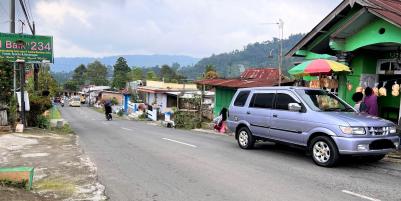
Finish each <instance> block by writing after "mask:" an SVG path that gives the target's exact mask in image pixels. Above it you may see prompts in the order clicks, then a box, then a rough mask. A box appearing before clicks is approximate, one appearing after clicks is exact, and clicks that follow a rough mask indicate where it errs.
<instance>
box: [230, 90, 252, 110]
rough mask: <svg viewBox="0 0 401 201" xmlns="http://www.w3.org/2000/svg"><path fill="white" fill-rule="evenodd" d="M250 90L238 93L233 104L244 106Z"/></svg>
mask: <svg viewBox="0 0 401 201" xmlns="http://www.w3.org/2000/svg"><path fill="white" fill-rule="evenodd" d="M249 93H250V91H241V92H239V93H238V96H237V98H236V99H235V101H234V106H237V107H244V105H245V103H246V100H247V99H248V96H249Z"/></svg>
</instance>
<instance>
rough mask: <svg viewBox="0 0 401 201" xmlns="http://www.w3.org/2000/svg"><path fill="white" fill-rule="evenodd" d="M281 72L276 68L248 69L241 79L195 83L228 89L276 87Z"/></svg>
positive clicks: (218, 79)
mask: <svg viewBox="0 0 401 201" xmlns="http://www.w3.org/2000/svg"><path fill="white" fill-rule="evenodd" d="M278 77H279V71H278V69H275V68H248V69H246V70H245V71H244V72H243V73H242V74H241V76H240V78H232V79H221V78H216V79H205V80H199V81H196V82H195V83H197V84H204V85H210V86H219V87H227V88H246V87H263V86H274V85H277V83H278Z"/></svg>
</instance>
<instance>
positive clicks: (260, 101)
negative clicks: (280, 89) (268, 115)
mask: <svg viewBox="0 0 401 201" xmlns="http://www.w3.org/2000/svg"><path fill="white" fill-rule="evenodd" d="M273 99H274V93H256V94H253V96H252V99H251V103H250V106H249V107H254V108H272V107H273Z"/></svg>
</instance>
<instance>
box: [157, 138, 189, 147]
mask: <svg viewBox="0 0 401 201" xmlns="http://www.w3.org/2000/svg"><path fill="white" fill-rule="evenodd" d="M162 139H163V140H168V141H170V142H175V143H179V144H183V145H187V146H190V147H194V148H196V147H197V146H195V145H193V144H188V143H185V142H180V141H177V140H172V139H168V138H162Z"/></svg>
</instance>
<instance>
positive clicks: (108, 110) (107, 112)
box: [104, 100, 113, 120]
mask: <svg viewBox="0 0 401 201" xmlns="http://www.w3.org/2000/svg"><path fill="white" fill-rule="evenodd" d="M104 113H105V115H106V119H107V120H111V119H112V118H113V117H112V116H111V113H112V109H111V101H110V100H106V101H105V102H104Z"/></svg>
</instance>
